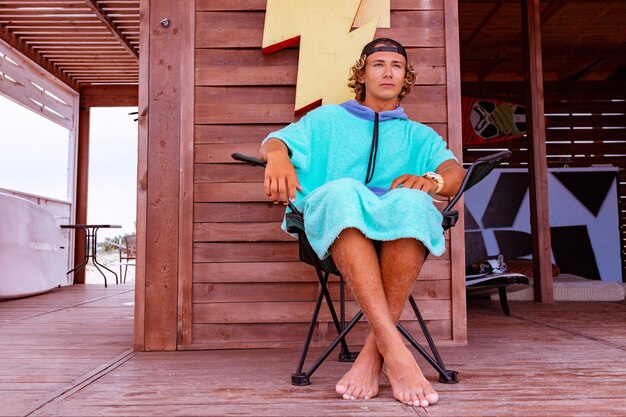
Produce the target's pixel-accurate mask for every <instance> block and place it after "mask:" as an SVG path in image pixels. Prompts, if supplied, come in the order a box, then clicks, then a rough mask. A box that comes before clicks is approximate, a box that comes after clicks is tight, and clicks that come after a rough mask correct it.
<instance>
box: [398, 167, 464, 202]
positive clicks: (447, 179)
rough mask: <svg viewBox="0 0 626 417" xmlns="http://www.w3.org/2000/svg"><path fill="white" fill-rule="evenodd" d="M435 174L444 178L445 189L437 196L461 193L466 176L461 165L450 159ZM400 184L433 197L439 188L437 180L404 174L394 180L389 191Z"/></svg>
mask: <svg viewBox="0 0 626 417" xmlns="http://www.w3.org/2000/svg"><path fill="white" fill-rule="evenodd" d="M435 172H436V173H437V174H439V175H441V176H442V177H443V188H442V189H441V190H440V191H439V192H438V193H437V195H441V196H444V197H451V196H453V195H455V194H456V193H457V192H458V191H459V188H460V187H461V183H462V182H463V177H464V176H465V169H464V168H463V166H462V165H461V164H459V163H458V162H457V161H455V160H454V159H449V160H447V161H445V162H443V163H442V164H441V165H439V166H438V167H437V169H436V171H435ZM400 184H402V186H403V187H404V188H412V189H416V190H422V191H424V192H426V193H428V194H431V195H432V194H434V193H435V191H436V190H437V186H438V184H437V181H435V180H431V179H428V178H424V177H420V176H417V175H410V174H404V175H401V176H399V177H398V178H396V179H395V180H393V182H392V183H391V187H390V188H389V189H390V190H393V189H394V188H397V187H398V186H399V185H400Z"/></svg>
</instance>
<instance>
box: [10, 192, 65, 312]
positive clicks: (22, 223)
mask: <svg viewBox="0 0 626 417" xmlns="http://www.w3.org/2000/svg"><path fill="white" fill-rule="evenodd" d="M64 245H65V243H64V239H63V234H62V232H61V228H60V226H59V224H58V222H57V220H56V219H55V217H54V215H53V214H52V213H50V212H49V211H48V210H46V209H45V208H44V207H42V206H39V205H37V204H35V203H33V202H30V201H28V200H25V199H23V198H20V197H17V196H13V195H9V194H3V193H0V300H2V299H10V298H19V297H26V296H30V295H35V294H40V293H43V292H46V291H49V290H51V289H52V288H55V287H58V286H60V285H65V284H66V283H67V279H66V275H65V273H66V268H67V265H66V257H65V252H66V251H67V248H66V247H65V246H64Z"/></svg>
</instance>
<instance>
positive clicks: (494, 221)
mask: <svg viewBox="0 0 626 417" xmlns="http://www.w3.org/2000/svg"><path fill="white" fill-rule="evenodd" d="M617 176H618V171H617V168H612V167H597V168H551V169H549V174H548V190H549V210H550V229H551V238H552V262H553V263H555V264H557V265H558V266H559V267H560V269H561V272H563V273H570V274H575V275H579V276H583V277H586V278H589V279H597V280H603V281H617V282H621V281H622V269H621V260H620V236H619V217H618V205H617V195H618V194H617V184H618V182H617ZM465 241H466V242H465V248H466V249H465V250H466V263H467V264H470V263H472V262H476V261H480V260H484V259H485V258H487V257H491V256H496V255H498V254H499V253H502V254H503V255H504V257H505V260H506V259H515V258H523V259H532V240H531V235H530V209H529V193H528V173H527V170H525V169H496V170H494V171H493V172H492V173H491V174H489V176H488V177H487V178H485V179H484V180H483V181H481V182H480V183H479V184H477V185H476V186H474V187H473V188H472V189H470V190H469V191H467V193H466V194H465Z"/></svg>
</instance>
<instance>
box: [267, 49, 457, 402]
mask: <svg viewBox="0 0 626 417" xmlns="http://www.w3.org/2000/svg"><path fill="white" fill-rule="evenodd" d="M414 82H415V71H414V70H413V67H412V65H410V64H408V62H407V54H406V51H405V49H404V47H403V46H402V45H401V44H400V43H398V42H396V41H394V40H391V39H385V38H380V39H376V40H374V41H372V42H370V43H368V44H367V45H365V47H364V48H363V52H362V54H361V59H360V60H359V61H357V63H356V64H355V66H354V67H353V68H352V70H351V77H350V82H349V84H348V85H349V86H350V87H351V88H352V89H353V90H354V91H355V94H356V100H351V101H348V102H346V103H342V104H340V105H326V106H322V107H320V108H318V109H316V110H313V111H311V112H309V113H308V114H307V115H306V116H304V117H303V118H302V119H301V120H300V121H299V122H297V123H292V124H291V125H289V126H287V127H285V128H284V129H282V130H279V131H277V132H273V133H270V135H269V136H268V137H267V138H266V139H265V140H264V142H263V145H262V147H261V152H260V156H261V159H263V160H264V161H267V167H266V169H265V184H264V186H265V193H266V194H267V195H268V196H269V197H270V198H271V199H272V200H273V201H274V203H278V202H283V203H285V204H286V203H287V199H291V200H292V201H294V204H295V205H296V206H297V207H298V208H299V209H300V210H301V211H302V212H303V214H304V218H305V229H306V233H307V237H308V239H309V241H310V243H311V246H312V247H313V249H314V250H315V252H316V253H317V254H318V255H319V256H320V257H322V258H323V257H325V256H328V255H329V254H331V255H332V257H333V259H334V261H335V264H336V265H337V267H338V268H339V270H340V271H341V273H342V275H343V276H344V278H345V279H346V280H347V281H348V283H349V284H350V286H351V288H352V291H353V293H354V296H355V298H356V300H357V302H358V303H359V305H360V307H361V308H362V309H363V312H364V313H365V316H366V317H367V319H368V321H369V323H370V326H371V330H372V331H371V333H370V334H369V336H368V337H367V340H366V342H365V345H364V347H363V349H362V350H361V352H360V354H359V356H358V358H357V360H356V361H355V363H354V364H353V366H352V368H351V369H350V370H349V371H348V372H347V373H346V374H345V375H344V376H343V377H342V378H341V379H340V380H339V382H338V383H337V385H336V387H335V388H336V391H337V393H338V394H339V395H341V396H342V397H343V398H345V399H369V398H373V397H375V396H376V395H378V391H379V382H380V376H381V372H382V368H383V364H384V365H385V367H386V374H387V377H388V378H389V382H390V383H391V387H392V389H393V395H394V398H395V399H397V400H398V401H401V402H403V403H405V404H409V405H413V406H421V407H427V406H428V405H430V404H434V403H436V402H437V400H438V395H437V393H436V392H435V391H434V389H433V388H432V386H431V385H430V383H429V382H428V381H427V380H426V378H424V375H423V374H422V372H421V370H420V368H419V367H418V365H417V363H416V362H415V359H414V357H413V355H412V354H411V352H410V351H409V350H408V348H407V347H406V346H405V344H404V341H403V339H402V336H401V334H400V333H399V332H398V330H397V329H396V323H397V322H398V320H399V319H400V314H401V312H402V309H403V307H404V304H405V303H406V300H407V298H408V296H409V293H410V291H411V288H412V287H413V284H414V282H415V280H416V279H417V276H418V274H419V272H420V269H421V267H422V264H423V263H424V260H425V252H426V251H425V248H428V249H429V250H430V251H431V252H432V253H433V254H435V255H440V254H442V253H443V251H444V238H443V231H442V228H441V220H442V219H441V214H440V213H439V211H438V210H437V209H436V208H435V207H434V205H433V203H432V195H434V194H437V195H442V196H452V195H454V194H455V193H456V192H457V191H458V188H459V186H460V184H461V181H462V179H463V175H464V173H465V171H464V169H463V168H462V166H461V165H460V164H459V163H458V162H457V161H456V159H455V158H454V155H453V154H452V153H451V152H450V151H449V150H448V149H446V144H445V142H444V141H443V140H442V139H441V138H440V137H439V136H438V135H437V134H436V133H435V132H434V131H433V130H432V129H430V128H429V127H427V126H424V125H422V124H420V123H417V122H414V121H411V120H408V119H407V116H406V114H405V113H404V110H403V109H402V107H400V106H399V103H400V100H402V99H403V98H404V97H405V96H406V95H407V94H408V93H409V92H410V90H411V87H412V85H413V84H414ZM376 241H379V242H380V243H379V245H380V246H379V250H378V251H377V248H376V247H375V243H374V242H376Z"/></svg>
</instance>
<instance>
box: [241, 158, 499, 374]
mask: <svg viewBox="0 0 626 417" xmlns="http://www.w3.org/2000/svg"><path fill="white" fill-rule="evenodd" d="M231 156H232V157H233V158H234V159H236V160H238V161H242V162H245V163H247V164H249V165H253V166H262V167H264V166H265V162H263V161H261V160H259V159H256V158H252V157H249V156H246V155H241V154H238V153H234V154H232V155H231ZM510 156H511V152H509V151H503V152H499V153H497V154H493V155H490V156H486V157H482V158H479V159H477V160H476V161H475V162H474V163H473V164H472V165H471V166H470V167H469V168H468V169H467V171H466V173H465V177H464V178H463V182H462V183H461V187H460V189H459V192H458V193H457V195H455V196H454V197H453V198H452V200H450V202H449V203H448V205H447V206H446V207H445V209H444V210H443V212H442V215H443V223H442V226H443V229H444V231H445V230H447V229H449V228H451V227H453V226H454V225H455V224H456V222H457V220H458V217H459V213H458V211H456V210H452V207H454V205H455V204H456V203H457V201H459V199H460V198H461V195H462V194H463V193H464V192H465V191H467V190H468V189H470V188H471V187H472V186H474V185H475V184H477V183H478V182H479V181H480V180H482V179H483V178H484V177H486V176H487V174H489V173H490V172H491V171H492V170H493V169H494V168H495V167H496V166H498V165H500V164H501V163H503V162H504V161H506V160H508V159H509V157H510ZM288 206H289V209H290V210H291V213H287V214H286V224H287V229H288V231H289V232H290V233H294V234H297V235H298V241H299V248H300V260H301V261H303V262H305V263H307V264H309V265H312V266H314V267H315V270H316V272H317V277H318V279H319V282H320V292H319V294H318V298H317V303H316V304H315V309H314V310H313V317H312V319H311V324H310V326H309V331H308V334H307V337H306V341H305V343H304V347H303V348H302V354H301V355H300V361H299V362H298V366H297V368H296V372H295V373H294V374H292V375H291V383H292V385H299V386H302V385H309V384H310V383H311V381H310V378H311V375H313V373H314V372H315V371H316V370H317V368H318V367H319V366H320V365H321V364H322V363H323V362H324V360H326V358H327V357H328V355H330V353H331V352H332V351H333V350H334V349H335V348H336V347H337V345H338V344H341V350H340V353H339V361H341V362H353V361H354V360H355V359H356V356H357V355H358V352H351V351H350V349H349V348H348V344H347V343H346V340H345V338H346V336H347V335H348V333H349V332H350V330H352V328H353V327H354V326H355V325H356V324H357V323H358V321H359V320H360V319H361V318H362V317H363V311H362V310H360V311H359V312H358V313H357V314H356V315H355V316H354V317H353V318H352V320H351V321H350V322H349V323H348V324H346V319H345V284H344V280H343V277H342V276H341V273H340V272H339V270H338V269H337V267H336V266H335V263H334V262H333V260H332V258H331V257H330V256H329V257H327V258H325V259H323V260H322V259H320V258H319V257H318V256H317V255H316V254H315V252H314V251H313V249H312V248H311V245H310V244H309V241H308V239H307V237H306V233H305V230H304V217H303V216H302V213H300V211H299V210H298V209H297V208H296V207H295V206H294V205H293V204H292V203H291V202H289V203H288ZM426 256H428V252H427V253H426ZM330 274H333V275H336V276H338V277H339V298H340V300H339V308H340V314H339V317H338V316H337V312H336V310H335V307H334V304H333V300H332V299H331V296H330V292H329V291H328V277H329V275H330ZM323 300H326V303H327V305H328V309H329V310H330V315H331V317H332V319H333V323H334V325H335V329H336V330H337V337H336V338H335V339H334V340H333V341H332V342H331V343H330V345H329V346H328V347H327V348H326V350H324V352H323V353H322V354H321V355H320V356H319V358H318V359H317V360H316V361H315V362H314V363H313V364H312V365H311V366H310V367H309V369H308V370H307V371H306V372H303V368H304V363H305V361H306V357H307V354H308V351H309V345H310V344H311V340H312V338H313V333H314V330H315V324H316V323H317V318H318V315H319V312H320V308H321V306H322V301H323ZM409 303H410V304H411V307H412V308H413V312H414V313H415V317H416V318H417V320H418V322H419V325H420V328H421V329H422V332H423V333H424V337H425V338H426V341H427V342H428V345H429V347H430V350H431V352H432V355H431V354H429V353H428V352H427V351H426V349H425V348H424V347H422V345H420V344H419V343H418V342H417V341H416V340H415V339H414V338H413V336H411V334H410V333H409V332H408V331H407V330H406V329H405V328H404V326H402V324H400V323H398V324H397V327H398V330H399V331H400V333H402V335H403V336H404V337H405V338H406V339H407V341H408V342H409V343H410V344H411V345H412V346H413V347H414V348H415V349H416V350H417V351H418V352H419V353H420V354H421V355H422V356H423V357H424V359H426V360H427V361H428V363H430V365H431V366H432V367H433V368H435V370H436V371H437V372H438V373H439V382H443V383H448V384H454V383H457V382H458V372H456V371H452V370H449V369H446V367H445V365H444V363H443V360H442V359H441V356H440V355H439V352H438V351H437V347H436V346H435V343H434V341H433V338H432V336H431V335H430V332H429V331H428V328H427V327H426V323H425V321H424V319H423V318H422V314H421V313H420V310H419V308H418V307H417V303H416V302H415V299H414V298H413V295H412V294H411V295H409Z"/></svg>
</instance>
